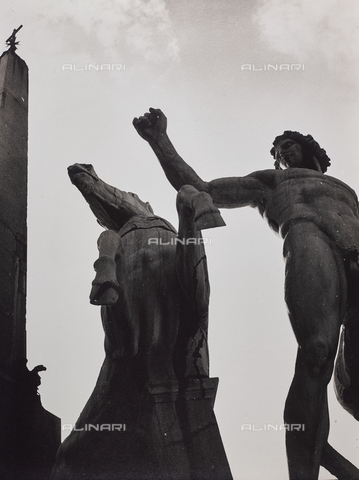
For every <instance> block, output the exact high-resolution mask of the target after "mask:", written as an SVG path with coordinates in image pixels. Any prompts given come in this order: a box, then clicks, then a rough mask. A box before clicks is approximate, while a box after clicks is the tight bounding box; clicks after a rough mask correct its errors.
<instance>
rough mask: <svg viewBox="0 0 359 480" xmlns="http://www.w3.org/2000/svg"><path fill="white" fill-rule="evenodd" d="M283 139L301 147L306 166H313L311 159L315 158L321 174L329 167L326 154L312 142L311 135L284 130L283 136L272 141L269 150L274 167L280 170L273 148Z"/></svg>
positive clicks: (328, 159) (317, 144)
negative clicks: (287, 139)
mask: <svg viewBox="0 0 359 480" xmlns="http://www.w3.org/2000/svg"><path fill="white" fill-rule="evenodd" d="M284 138H289V139H291V140H294V141H295V142H297V143H299V145H300V146H301V147H302V153H303V159H304V160H305V161H306V162H307V163H308V165H313V157H316V158H317V160H318V162H319V165H320V168H321V169H322V172H323V173H325V172H326V171H327V168H328V167H329V166H330V158H329V157H328V155H327V154H326V151H325V150H324V148H321V147H320V145H319V143H318V142H316V141H315V140H314V138H313V137H312V136H311V135H302V134H301V133H299V132H292V131H291V130H286V131H285V132H284V133H283V135H279V136H278V137H276V138H275V139H274V142H273V145H274V146H273V147H272V148H271V151H270V153H271V154H272V155H273V157H274V158H275V162H274V167H275V168H276V169H277V170H278V169H279V170H280V168H281V167H280V164H279V161H278V160H277V159H276V157H275V147H276V145H277V144H278V142H279V141H280V140H283V139H284Z"/></svg>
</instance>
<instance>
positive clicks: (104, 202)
mask: <svg viewBox="0 0 359 480" xmlns="http://www.w3.org/2000/svg"><path fill="white" fill-rule="evenodd" d="M68 173H69V177H70V180H71V182H72V183H73V184H74V185H75V186H76V187H77V188H78V189H79V190H80V192H81V193H82V195H83V196H84V197H85V199H86V201H87V202H88V204H89V205H90V208H91V210H92V211H93V213H94V215H95V216H96V218H97V221H98V222H99V224H100V225H102V226H103V227H105V228H108V229H109V230H114V231H116V232H117V231H119V230H120V229H121V228H122V227H123V225H125V224H126V223H127V222H128V221H129V220H130V218H132V217H136V216H140V217H151V216H153V215H154V213H153V210H152V207H151V205H150V204H149V203H148V202H143V201H142V200H140V198H139V197H138V196H137V195H136V194H134V193H131V192H124V191H122V190H119V189H118V188H115V187H112V186H111V185H108V184H107V183H105V182H103V181H102V180H101V179H100V178H99V177H98V176H97V174H96V172H95V170H94V168H93V166H92V165H88V164H80V163H75V165H71V166H70V167H69V168H68Z"/></svg>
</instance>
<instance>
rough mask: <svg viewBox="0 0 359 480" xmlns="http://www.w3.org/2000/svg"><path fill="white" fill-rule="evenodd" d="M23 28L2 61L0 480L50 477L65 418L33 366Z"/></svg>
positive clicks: (26, 86)
mask: <svg viewBox="0 0 359 480" xmlns="http://www.w3.org/2000/svg"><path fill="white" fill-rule="evenodd" d="M20 28H21V27H19V29H20ZM19 29H18V30H19ZM18 30H14V31H13V34H12V35H11V36H10V37H9V39H8V40H7V44H8V46H9V47H10V48H9V49H8V50H7V51H5V52H4V53H3V54H2V55H1V57H0V478H1V479H3V480H32V479H33V480H35V479H37V480H45V479H47V478H48V476H49V472H50V470H51V466H52V463H53V461H54V457H55V453H56V450H57V447H58V445H59V443H60V419H58V418H57V417H56V416H54V415H52V414H51V413H49V412H47V411H46V410H45V409H44V408H43V407H42V404H41V401H40V396H39V394H38V392H37V387H38V386H39V385H40V377H39V375H38V372H39V371H41V370H45V368H44V367H43V366H38V367H35V368H34V369H33V370H32V371H29V370H28V368H27V365H26V364H27V359H26V266H27V262H26V254H27V168H28V159H27V143H28V142H27V140H28V67H27V65H26V63H25V62H24V60H22V59H21V58H20V57H19V56H18V55H17V54H16V53H15V50H16V45H17V42H16V41H15V40H16V39H15V35H16V33H17V31H18Z"/></svg>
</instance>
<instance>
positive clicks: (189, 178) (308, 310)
mask: <svg viewBox="0 0 359 480" xmlns="http://www.w3.org/2000/svg"><path fill="white" fill-rule="evenodd" d="M133 124H134V126H135V128H136V130H137V132H138V133H139V134H140V136H141V137H142V138H144V139H145V140H147V141H148V142H149V144H150V146H151V147H152V149H153V150H154V152H155V154H156V155H157V157H158V159H159V161H160V163H161V166H162V168H163V169H164V172H165V174H166V176H167V178H168V180H169V181H170V183H171V184H172V185H173V187H174V188H175V189H176V190H179V189H180V188H181V187H182V186H183V185H185V184H189V185H193V186H194V187H195V188H197V189H198V190H199V191H205V192H207V193H209V194H210V195H211V196H212V198H213V202H214V204H215V206H216V207H219V208H236V207H244V206H251V207H255V208H257V209H258V210H259V212H260V213H261V215H262V216H263V217H264V218H265V219H266V220H267V221H268V223H269V225H270V226H271V228H273V229H274V230H275V231H276V232H278V233H279V234H280V235H281V236H282V238H283V239H284V250H283V251H284V257H285V261H286V280H285V300H286V304H287V307H288V311H289V318H290V321H291V324H292V327H293V330H294V334H295V336H296V339H297V342H298V353H297V361H296V366H295V374H294V378H293V381H292V384H291V387H290V390H289V394H288V397H287V400H286V405H285V412H284V420H285V422H286V423H288V424H304V425H305V429H304V430H303V431H287V432H286V446H287V457H288V468H289V476H290V479H291V480H317V478H318V474H319V467H320V465H323V466H324V467H325V468H327V469H328V470H329V471H330V472H331V473H333V474H334V475H336V476H337V477H338V478H339V479H353V480H354V479H359V470H358V469H357V468H356V467H354V466H353V465H352V464H350V463H349V462H348V461H347V460H346V459H344V457H342V456H341V455H340V454H339V453H338V452H336V451H335V450H334V449H333V448H332V447H331V446H330V445H329V444H328V442H327V438H328V433H329V414H328V405H327V385H328V383H329V381H330V379H331V376H332V373H333V369H334V362H335V356H336V353H337V348H338V344H339V337H340V332H341V328H342V325H345V328H344V331H343V334H342V337H341V338H342V340H341V347H340V352H339V356H338V361H337V366H336V373H335V377H336V388H337V396H338V399H339V401H340V403H341V404H342V405H343V406H344V408H346V409H347V410H348V411H349V412H350V413H351V414H352V415H353V416H354V417H355V418H356V419H357V420H359V298H358V297H359V296H358V295H357V292H358V291H359V290H358V289H359V275H358V270H359V268H358V255H359V215H358V200H357V196H356V194H355V192H354V191H353V190H352V189H351V188H350V187H349V186H348V185H346V184H344V183H343V182H341V181H340V180H338V179H336V178H333V177H330V176H328V175H324V173H325V172H326V170H327V167H328V166H329V165H330V160H329V158H328V157H327V155H326V152H325V150H323V149H322V148H320V146H319V144H318V143H317V142H316V141H315V140H314V139H313V138H312V137H311V136H310V135H307V136H304V135H301V134H299V133H298V132H290V131H287V132H284V134H283V135H281V136H280V137H277V138H276V139H275V141H274V143H273V145H274V146H273V148H272V150H271V153H272V155H273V156H274V158H275V169H272V170H263V171H257V172H254V173H251V174H249V175H247V176H243V177H230V178H220V179H216V180H212V181H210V182H206V181H203V180H202V179H201V178H200V177H199V176H198V175H197V173H196V172H195V171H194V170H193V169H192V168H191V167H190V166H189V165H188V164H186V163H185V162H184V160H183V159H182V158H181V157H180V156H179V155H178V153H177V152H176V150H175V148H174V147H173V145H172V143H171V142H170V140H169V138H168V135H167V132H166V126H167V121H166V117H165V116H164V114H163V113H162V112H161V110H158V109H150V111H149V112H148V113H146V114H145V115H144V116H142V117H139V118H135V119H134V122H133Z"/></svg>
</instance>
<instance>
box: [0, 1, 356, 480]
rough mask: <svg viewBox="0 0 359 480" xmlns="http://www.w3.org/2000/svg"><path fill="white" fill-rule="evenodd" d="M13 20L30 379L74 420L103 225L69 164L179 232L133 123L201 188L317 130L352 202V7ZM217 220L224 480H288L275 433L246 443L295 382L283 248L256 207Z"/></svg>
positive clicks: (263, 6)
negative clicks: (148, 117) (150, 120)
mask: <svg viewBox="0 0 359 480" xmlns="http://www.w3.org/2000/svg"><path fill="white" fill-rule="evenodd" d="M20 24H23V25H24V27H23V29H22V30H21V31H20V32H19V35H18V39H19V40H20V48H19V50H18V53H19V55H20V56H21V57H22V58H23V59H24V60H25V61H26V62H27V64H28V66H29V69H30V111H29V216H28V229H29V242H28V247H29V261H28V320H27V329H28V358H29V366H30V367H31V368H32V367H33V366H35V365H37V364H44V365H46V366H47V369H48V370H47V372H44V373H43V374H42V386H41V395H42V402H43V405H44V406H45V408H46V409H48V410H49V411H51V412H52V413H54V414H56V415H58V416H59V417H61V418H62V421H63V424H73V423H74V422H75V421H76V419H77V417H78V415H79V413H80V411H81V409H82V408H83V406H84V404H85V402H86V400H87V399H88V397H89V395H90V393H91V391H92V389H93V387H94V384H95V381H96V378H97V375H98V372H99V369H100V367H101V363H102V360H103V357H104V353H103V332H102V327H101V322H100V312H99V309H98V307H95V306H91V305H90V304H89V302H88V295H89V292H90V287H91V281H92V279H93V276H94V274H93V267H92V264H93V262H94V261H95V260H96V257H97V247H96V240H97V237H98V236H99V234H100V233H101V228H100V227H99V225H97V223H96V221H95V218H94V216H93V214H92V213H91V211H90V209H89V208H88V206H87V204H86V202H85V201H84V199H83V198H82V196H81V195H80V193H79V192H78V191H77V189H76V188H75V187H74V186H72V185H71V183H70V181H69V179H68V176H67V166H69V165H71V164H73V163H75V162H81V163H92V164H93V165H94V167H95V169H96V171H97V173H98V175H99V176H100V177H101V178H103V179H104V180H105V181H106V182H107V183H110V184H113V185H115V186H117V187H119V188H121V189H123V190H126V191H132V192H135V193H137V194H138V195H139V196H140V197H141V198H142V199H143V200H145V201H150V203H151V204H152V206H153V208H154V210H155V212H156V213H157V214H158V215H160V216H162V217H164V218H167V219H168V220H169V221H170V222H171V223H173V224H175V225H176V224H177V215H176V210H175V191H174V190H173V188H172V187H171V186H170V185H169V184H168V181H167V180H166V178H165V176H164V174H163V172H162V170H161V168H160V166H159V164H158V162H157V160H156V158H155V156H154V154H153V152H152V151H151V149H150V148H149V147H148V145H147V144H146V142H144V141H143V140H142V139H141V138H140V137H139V136H138V135H137V133H136V132H135V130H134V128H133V127H132V119H133V117H135V116H139V115H141V114H143V113H144V112H145V111H146V110H147V109H148V108H149V107H150V106H152V107H158V108H161V109H162V110H163V111H164V112H165V114H166V116H167V117H168V131H169V135H170V137H171V139H172V141H173V143H174V144H175V146H176V148H177V150H178V151H179V152H180V154H181V155H182V156H183V157H184V158H185V159H186V160H187V162H188V163H190V164H191V165H192V167H193V168H194V169H195V170H196V171H197V172H198V174H199V175H200V176H202V178H204V179H206V180H210V179H213V178H218V177H222V176H240V175H245V174H247V173H250V172H251V171H255V170H260V169H266V168H271V166H272V158H271V156H270V154H269V150H270V147H271V143H272V141H273V139H274V137H275V136H276V135H278V134H280V133H282V132H283V131H284V130H288V129H291V130H298V131H300V132H302V133H304V134H307V133H310V134H312V135H313V136H314V138H315V139H316V140H317V141H319V143H320V144H321V145H322V146H323V147H324V148H325V149H326V150H327V153H328V155H329V157H330V158H331V159H332V166H331V167H330V171H329V174H330V175H332V176H335V177H338V178H340V179H341V180H343V181H344V182H346V183H348V184H350V185H351V186H352V187H353V188H354V189H356V190H357V191H359V166H358V160H357V159H358V158H359V155H358V154H359V151H358V150H359V145H358V141H357V128H358V126H359V122H358V113H357V112H358V111H359V108H358V107H359V105H358V103H359V102H358V98H359V96H358V93H359V92H358V90H359V84H358V83H359V82H358V80H359V75H358V74H359V71H358V53H357V52H358V36H359V34H358V25H359V15H358V5H357V2H356V1H355V0H347V1H346V2H345V4H343V3H342V2H339V0H317V1H316V2H315V3H314V2H311V1H310V0H299V1H298V0H296V1H294V0H287V1H284V0H267V1H265V2H264V1H261V0H252V1H249V0H221V1H208V0H207V1H206V0H196V1H193V0H181V1H180V2H176V1H175V0H167V1H164V0H97V1H96V2H91V3H90V2H88V1H86V0H64V1H61V2H57V3H55V2H53V1H46V0H33V1H31V2H26V1H25V0H13V1H11V0H9V1H8V2H7V3H6V5H4V6H3V8H2V15H1V19H0V31H1V32H2V35H3V39H4V42H5V40H6V38H7V37H8V36H9V35H10V34H11V32H12V30H13V29H14V28H17V27H18V26H19V25H20ZM4 49H5V44H4ZM90 64H92V65H98V66H99V70H98V71H95V70H93V69H92V70H90V71H89V65H90ZM268 64H271V65H277V66H278V67H277V68H278V70H277V71H275V70H274V69H273V68H272V69H270V70H268V67H267V66H268ZM108 65H110V69H111V70H110V71H109V70H108V67H107V66H108ZM281 65H282V67H281V69H280V70H279V68H280V66H281ZM283 65H284V67H283ZM286 65H288V66H289V67H286ZM293 65H295V67H293ZM101 66H102V67H101ZM101 68H102V69H101ZM287 68H289V70H288V69H287ZM222 213H223V217H224V219H225V221H226V223H227V227H225V228H222V229H216V230H213V231H212V230H211V231H207V232H206V237H207V238H210V240H211V245H209V246H208V248H207V254H208V263H209V272H210V280H211V287H212V295H211V312H210V331H209V339H210V354H211V376H218V377H219V378H220V384H219V391H218V395H217V400H216V406H215V412H216V415H217V419H218V423H219V426H220V429H221V434H222V438H223V441H224V444H225V448H226V452H227V455H228V458H229V462H230V465H231V469H232V472H233V476H234V478H235V479H236V480H240V479H246V480H258V479H259V478H265V479H266V480H278V479H284V478H286V476H287V467H286V459H285V448H284V435H283V432H275V431H273V430H272V431H270V432H268V431H264V430H262V431H253V429H252V430H251V431H249V430H248V429H245V430H243V426H244V425H248V424H250V425H253V426H254V428H255V429H256V430H259V429H260V428H263V426H264V425H267V424H272V425H275V424H278V425H280V424H281V423H282V422H283V420H282V412H283V405H284V401H285V397H286V394H287V391H288V388H289V384H290V381H291V377H292V374H293V368H294V359H295V354H296V343H295V339H294V336H293V333H292V331H291V327H290V325H289V321H288V318H287V314H286V307H285V304H284V300H283V279H284V263H283V259H282V252H281V249H282V242H281V240H280V239H279V238H278V237H276V235H275V234H273V232H271V231H270V229H269V228H268V226H267V225H266V223H265V222H264V221H263V220H262V219H261V217H260V216H259V214H258V213H257V212H256V211H254V210H252V209H250V208H245V209H241V210H223V212H222ZM329 391H330V411H331V435H330V442H331V443H332V444H333V446H334V447H335V448H337V449H338V450H340V452H341V453H342V454H344V455H345V456H346V457H347V458H349V459H351V460H352V461H357V458H358V452H359V427H358V424H357V423H356V422H355V421H354V420H353V419H352V418H351V417H350V416H349V414H347V413H346V412H344V411H343V410H342V409H341V407H340V406H339V405H338V404H337V402H336V400H335V397H334V393H333V388H332V386H330V387H329ZM64 433H66V432H64ZM321 478H322V479H329V478H330V475H329V474H328V473H327V472H324V471H323V472H322V473H321Z"/></svg>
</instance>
